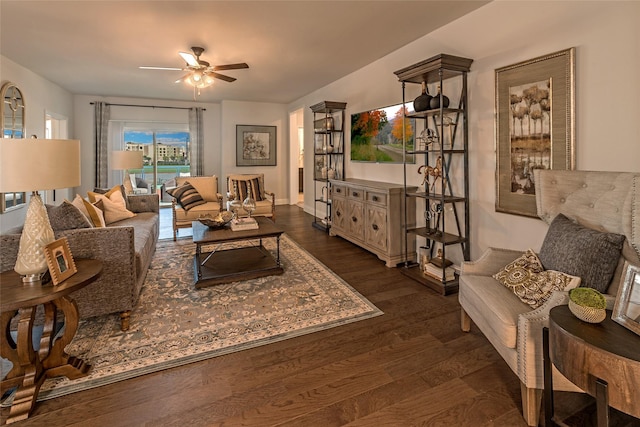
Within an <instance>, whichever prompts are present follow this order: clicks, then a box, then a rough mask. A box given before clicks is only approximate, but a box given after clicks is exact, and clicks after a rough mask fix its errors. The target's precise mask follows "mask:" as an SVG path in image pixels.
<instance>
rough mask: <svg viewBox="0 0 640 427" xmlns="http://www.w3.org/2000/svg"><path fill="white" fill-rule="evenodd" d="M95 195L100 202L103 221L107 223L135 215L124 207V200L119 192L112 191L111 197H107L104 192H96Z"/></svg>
mask: <svg viewBox="0 0 640 427" xmlns="http://www.w3.org/2000/svg"><path fill="white" fill-rule="evenodd" d="M95 197H96V198H97V199H98V200H100V201H101V202H102V205H103V212H104V222H105V224H107V225H109V224H113V223H114V222H117V221H121V220H123V219H127V218H132V217H134V216H136V214H134V213H133V212H131V211H129V210H128V209H127V208H125V207H124V200H122V195H121V194H120V193H119V192H117V193H113V194H112V198H109V197H107V195H106V194H96V195H95Z"/></svg>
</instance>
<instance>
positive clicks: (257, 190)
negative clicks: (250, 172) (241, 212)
mask: <svg viewBox="0 0 640 427" xmlns="http://www.w3.org/2000/svg"><path fill="white" fill-rule="evenodd" d="M232 183H233V187H234V192H237V195H238V199H237V200H244V199H246V198H247V187H248V186H249V185H248V184H249V183H250V184H251V198H252V199H253V200H255V201H256V202H259V201H261V200H264V198H263V197H262V194H263V190H262V185H260V178H252V179H249V180H233V181H232Z"/></svg>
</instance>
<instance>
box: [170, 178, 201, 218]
mask: <svg viewBox="0 0 640 427" xmlns="http://www.w3.org/2000/svg"><path fill="white" fill-rule="evenodd" d="M167 193H168V194H169V195H171V196H173V197H175V198H176V200H178V203H180V206H182V209H184V210H185V211H188V210H189V209H191V208H193V207H195V206H199V205H204V204H205V203H207V202H205V201H204V199H203V198H202V196H200V193H198V190H196V189H195V188H193V185H191V184H189V183H188V182H185V183H184V185H181V186H180V187H176V188H171V189H168V190H167Z"/></svg>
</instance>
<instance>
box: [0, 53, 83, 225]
mask: <svg viewBox="0 0 640 427" xmlns="http://www.w3.org/2000/svg"><path fill="white" fill-rule="evenodd" d="M7 81H10V82H12V83H14V84H15V85H16V86H18V87H19V88H20V90H21V91H22V95H23V96H24V100H25V108H26V121H25V125H26V132H25V136H31V135H37V136H38V138H44V137H45V112H49V113H55V114H56V115H57V116H59V117H66V118H68V119H69V130H70V131H71V129H72V127H73V119H74V118H73V96H72V95H71V93H70V92H68V91H66V90H64V89H62V88H61V87H60V86H58V85H56V84H54V83H51V82H50V81H48V80H46V79H44V78H42V77H40V76H39V75H37V74H35V73H33V72H31V71H29V70H28V69H26V68H24V67H22V66H21V65H19V64H16V63H15V62H13V61H11V60H10V59H8V58H6V57H4V56H0V85H1V84H4V83H6V82H7ZM24 166H25V169H27V168H28V167H29V159H25V163H24ZM70 192H72V191H70ZM62 193H63V194H62ZM62 193H61V192H60V191H58V193H57V194H56V195H59V194H62V197H67V194H66V193H67V191H66V190H62ZM57 198H58V199H59V200H62V198H60V197H57ZM47 203H51V201H47ZM26 211H27V209H26V207H23V208H20V209H17V210H13V211H10V212H6V213H3V214H0V233H1V232H4V231H6V230H8V229H10V228H13V227H17V226H20V225H22V224H23V223H24V217H25V214H26Z"/></svg>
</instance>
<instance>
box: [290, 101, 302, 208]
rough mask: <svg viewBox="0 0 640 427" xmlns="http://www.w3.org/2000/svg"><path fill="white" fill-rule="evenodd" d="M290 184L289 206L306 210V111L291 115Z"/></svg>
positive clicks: (297, 111) (295, 112) (300, 110)
mask: <svg viewBox="0 0 640 427" xmlns="http://www.w3.org/2000/svg"><path fill="white" fill-rule="evenodd" d="M289 141H290V147H289V152H290V153H291V157H290V159H289V166H290V174H289V176H290V181H289V182H290V183H291V186H290V188H289V194H290V195H291V196H290V198H289V204H291V205H298V206H299V207H301V208H304V111H303V109H302V108H300V109H298V110H296V111H293V112H291V113H290V114H289Z"/></svg>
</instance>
